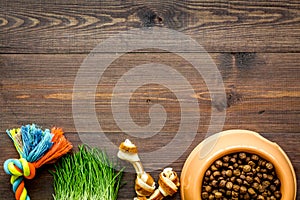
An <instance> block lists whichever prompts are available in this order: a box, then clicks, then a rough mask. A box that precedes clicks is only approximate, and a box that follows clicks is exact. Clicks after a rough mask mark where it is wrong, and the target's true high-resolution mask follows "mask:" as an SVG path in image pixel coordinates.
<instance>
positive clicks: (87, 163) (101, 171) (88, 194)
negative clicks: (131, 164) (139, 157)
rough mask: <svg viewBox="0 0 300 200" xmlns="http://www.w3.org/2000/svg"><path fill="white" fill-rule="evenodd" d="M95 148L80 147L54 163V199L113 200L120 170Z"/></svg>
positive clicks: (120, 175) (121, 171) (120, 173)
mask: <svg viewBox="0 0 300 200" xmlns="http://www.w3.org/2000/svg"><path fill="white" fill-rule="evenodd" d="M116 168H117V164H116V162H114V161H112V160H111V159H110V158H109V157H108V155H107V154H106V153H105V152H104V151H101V150H98V149H96V148H88V147H85V146H79V151H78V152H76V153H74V154H70V155H66V156H65V157H63V158H62V159H61V161H60V162H59V163H58V164H57V165H55V171H54V172H52V174H53V177H54V194H53V197H54V200H66V199H72V200H115V199H117V195H118V190H119V188H120V184H121V177H122V173H123V170H120V171H116Z"/></svg>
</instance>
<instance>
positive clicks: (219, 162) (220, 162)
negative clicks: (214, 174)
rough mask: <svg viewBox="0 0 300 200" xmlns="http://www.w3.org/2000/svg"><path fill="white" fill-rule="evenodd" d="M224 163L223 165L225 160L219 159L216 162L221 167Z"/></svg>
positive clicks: (217, 166)
mask: <svg viewBox="0 0 300 200" xmlns="http://www.w3.org/2000/svg"><path fill="white" fill-rule="evenodd" d="M222 165H223V162H222V161H221V160H217V161H216V162H215V166H216V168H220V167H222Z"/></svg>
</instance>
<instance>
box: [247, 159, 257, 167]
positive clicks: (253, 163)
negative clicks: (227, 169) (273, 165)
mask: <svg viewBox="0 0 300 200" xmlns="http://www.w3.org/2000/svg"><path fill="white" fill-rule="evenodd" d="M248 165H250V166H251V167H252V168H253V167H255V165H256V164H255V162H254V161H252V160H250V161H249V162H248Z"/></svg>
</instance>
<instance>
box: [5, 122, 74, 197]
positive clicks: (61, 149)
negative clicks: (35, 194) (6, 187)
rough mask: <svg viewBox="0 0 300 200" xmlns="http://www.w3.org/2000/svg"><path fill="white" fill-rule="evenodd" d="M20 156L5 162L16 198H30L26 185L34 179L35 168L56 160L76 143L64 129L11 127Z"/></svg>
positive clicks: (27, 126) (11, 136)
mask: <svg viewBox="0 0 300 200" xmlns="http://www.w3.org/2000/svg"><path fill="white" fill-rule="evenodd" d="M6 133H7V134H8V135H9V137H10V138H11V139H12V141H13V143H14V145H15V147H16V149H17V151H18V153H19V154H20V159H8V160H6V161H5V162H4V171H5V172H6V173H7V174H9V175H11V179H10V183H11V184H12V189H13V191H14V193H15V198H16V200H30V198H29V196H28V194H27V190H26V188H25V186H24V178H26V179H33V178H34V176H35V170H36V169H37V168H39V167H41V166H42V165H44V164H51V163H54V162H55V161H56V160H57V159H58V158H59V157H61V156H62V155H64V154H66V153H67V152H68V151H69V150H71V149H72V144H71V143H70V142H69V141H68V140H67V139H66V138H65V137H64V135H63V133H64V132H63V131H62V129H61V128H57V127H53V128H52V129H51V131H50V130H49V129H45V130H42V129H41V128H39V127H38V126H36V125H35V124H28V125H26V126H22V127H21V128H15V129H11V130H7V131H6Z"/></svg>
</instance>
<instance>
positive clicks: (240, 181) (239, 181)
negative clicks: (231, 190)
mask: <svg viewBox="0 0 300 200" xmlns="http://www.w3.org/2000/svg"><path fill="white" fill-rule="evenodd" d="M235 181H236V182H237V184H239V185H241V184H242V183H243V180H242V179H240V178H237V179H236V180H235Z"/></svg>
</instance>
